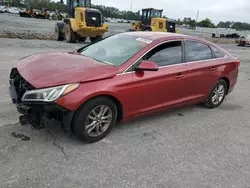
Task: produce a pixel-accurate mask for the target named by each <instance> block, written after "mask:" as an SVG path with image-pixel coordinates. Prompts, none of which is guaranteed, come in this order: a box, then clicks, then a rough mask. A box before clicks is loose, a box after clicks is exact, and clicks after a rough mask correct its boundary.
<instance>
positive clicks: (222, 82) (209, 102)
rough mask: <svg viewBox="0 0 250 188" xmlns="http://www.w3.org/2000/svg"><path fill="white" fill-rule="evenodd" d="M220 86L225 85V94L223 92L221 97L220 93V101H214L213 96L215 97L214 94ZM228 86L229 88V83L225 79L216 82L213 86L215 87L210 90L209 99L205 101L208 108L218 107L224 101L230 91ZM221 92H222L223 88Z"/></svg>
mask: <svg viewBox="0 0 250 188" xmlns="http://www.w3.org/2000/svg"><path fill="white" fill-rule="evenodd" d="M219 87H223V90H224V92H223V94H221V96H220V97H219V95H218V101H213V97H214V95H215V91H216V90H217V89H218V88H219ZM227 88H228V85H227V83H226V81H225V80H223V79H220V80H218V81H217V82H216V84H215V85H214V86H213V88H212V90H211V92H210V94H209V96H208V98H207V100H206V101H205V103H204V106H205V107H207V108H210V109H212V108H216V107H218V106H220V105H221V103H222V102H223V101H224V99H225V96H226V95H227V92H228V91H227V90H228V89H227ZM221 92H222V90H221Z"/></svg>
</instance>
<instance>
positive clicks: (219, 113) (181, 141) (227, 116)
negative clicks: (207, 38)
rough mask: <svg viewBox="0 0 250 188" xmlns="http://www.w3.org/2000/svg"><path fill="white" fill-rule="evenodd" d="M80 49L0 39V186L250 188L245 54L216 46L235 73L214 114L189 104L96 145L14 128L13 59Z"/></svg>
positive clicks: (57, 132) (53, 128)
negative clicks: (231, 57)
mask: <svg viewBox="0 0 250 188" xmlns="http://www.w3.org/2000/svg"><path fill="white" fill-rule="evenodd" d="M82 45H84V44H68V43H65V42H56V41H38V40H17V39H0V57H1V58H0V79H1V85H0V96H1V99H0V117H1V122H0V126H2V127H0V187H4V188H8V187H18V188H27V187H36V188H44V187H53V188H57V187H58V188H64V187H65V188H66V187H72V188H73V187H84V188H88V187H90V188H94V187H102V188H106V187H107V188H111V187H115V188H117V187H122V188H126V187H138V188H140V187H150V188H153V187H159V188H161V187H169V188H170V187H171V188H182V187H183V188H184V187H185V188H186V187H190V188H192V187H197V188H198V187H199V188H201V187H207V188H209V187H213V188H214V187H216V188H220V187H225V188H229V187H237V188H247V187H250V180H249V177H250V144H249V143H250V142H249V138H250V126H249V122H250V117H249V113H250V95H249V88H250V71H249V70H250V64H249V61H250V55H249V54H250V53H249V50H250V48H242V47H236V46H235V45H230V44H228V45H222V46H223V47H224V48H226V49H228V50H229V51H230V52H232V53H234V54H236V55H237V56H238V57H239V58H240V60H241V67H240V75H239V81H238V84H237V87H236V88H235V90H234V91H233V92H232V93H231V94H230V95H229V96H228V97H227V98H226V100H225V102H224V103H223V104H222V105H221V107H219V108H217V109H213V110H208V109H206V108H203V107H200V106H198V105H194V106H190V107H186V108H180V109H176V110H172V111H169V112H165V113H162V114H159V115H155V116H152V117H144V118H140V119H138V120H136V121H133V122H129V123H123V124H119V125H117V126H116V127H115V128H114V130H113V131H112V132H111V133H110V134H109V135H108V137H107V138H105V139H103V140H102V141H100V142H98V143H94V144H83V143H81V142H79V141H78V140H77V139H76V138H75V137H73V136H71V137H67V136H66V135H64V134H63V132H62V130H61V128H60V126H59V125H58V124H57V123H56V122H48V124H47V128H46V129H43V130H40V131H38V130H34V129H32V128H31V127H30V126H20V124H19V123H18V114H17V112H16V109H15V107H14V106H13V105H12V104H11V101H10V99H9V95H8V76H9V71H10V69H11V68H12V67H13V66H15V64H16V60H17V59H19V58H21V57H23V56H25V55H28V54H31V53H36V52H44V51H61V50H62V51H68V50H74V49H76V48H78V47H80V46H82ZM3 125H5V126H3Z"/></svg>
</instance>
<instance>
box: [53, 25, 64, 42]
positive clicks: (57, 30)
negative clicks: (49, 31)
mask: <svg viewBox="0 0 250 188" xmlns="http://www.w3.org/2000/svg"><path fill="white" fill-rule="evenodd" d="M55 37H56V40H58V41H62V40H63V33H62V32H61V30H60V28H59V26H58V25H57V24H56V25H55Z"/></svg>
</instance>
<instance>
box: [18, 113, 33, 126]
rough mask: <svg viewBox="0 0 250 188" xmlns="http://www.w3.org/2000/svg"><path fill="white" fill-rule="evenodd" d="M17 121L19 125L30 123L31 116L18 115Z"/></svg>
mask: <svg viewBox="0 0 250 188" xmlns="http://www.w3.org/2000/svg"><path fill="white" fill-rule="evenodd" d="M19 121H20V123H21V125H28V124H31V116H28V115H24V116H20V117H19Z"/></svg>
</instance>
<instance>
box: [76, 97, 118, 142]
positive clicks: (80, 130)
mask: <svg viewBox="0 0 250 188" xmlns="http://www.w3.org/2000/svg"><path fill="white" fill-rule="evenodd" d="M116 119H117V107H116V105H115V103H114V102H113V101H112V100H111V99H109V98H107V97H97V98H94V99H91V100H89V101H87V102H86V103H85V104H84V105H83V106H82V107H81V108H80V109H79V110H78V111H77V112H76V115H75V118H74V121H73V131H74V133H75V134H76V136H77V137H78V138H79V139H81V140H82V141H84V142H89V143H91V142H97V141H99V140H101V139H103V138H104V137H106V135H107V134H108V133H109V132H110V131H111V129H112V127H113V126H114V124H115V122H116Z"/></svg>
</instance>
